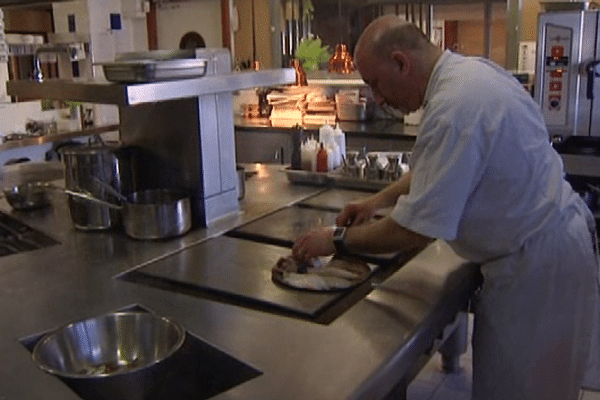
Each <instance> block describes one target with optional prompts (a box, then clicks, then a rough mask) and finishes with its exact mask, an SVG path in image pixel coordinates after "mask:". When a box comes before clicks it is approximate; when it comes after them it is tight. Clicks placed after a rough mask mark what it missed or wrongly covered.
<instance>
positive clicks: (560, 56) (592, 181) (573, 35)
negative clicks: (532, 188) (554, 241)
mask: <svg viewBox="0 0 600 400" xmlns="http://www.w3.org/2000/svg"><path fill="white" fill-rule="evenodd" d="M544 6H545V9H546V12H543V13H541V14H540V15H539V20H538V41H537V57H536V78H535V88H534V91H535V94H534V97H535V99H536V101H537V102H538V103H539V104H540V106H541V110H542V114H543V117H544V119H545V121H546V126H547V128H548V132H549V134H550V137H551V139H552V142H553V145H554V147H555V148H556V150H557V151H558V152H559V153H560V155H561V157H562V159H563V162H564V166H565V172H566V173H567V179H568V180H569V182H570V183H571V185H572V186H573V188H574V189H575V190H576V191H578V192H579V193H580V194H581V195H582V196H583V197H584V199H586V202H587V204H588V206H589V207H590V209H591V210H592V211H596V210H597V209H598V202H597V200H596V199H597V195H595V194H594V192H593V190H592V189H591V187H597V186H598V184H599V183H600V30H599V28H600V11H599V10H597V9H592V7H591V6H590V3H584V2H570V3H555V2H550V3H544Z"/></svg>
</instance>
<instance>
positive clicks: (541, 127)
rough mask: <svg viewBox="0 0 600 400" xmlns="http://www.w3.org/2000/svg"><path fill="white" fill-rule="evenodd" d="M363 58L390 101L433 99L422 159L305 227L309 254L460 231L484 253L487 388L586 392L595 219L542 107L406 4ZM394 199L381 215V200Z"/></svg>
mask: <svg viewBox="0 0 600 400" xmlns="http://www.w3.org/2000/svg"><path fill="white" fill-rule="evenodd" d="M355 63H356V66H357V68H358V70H359V72H360V74H361V76H362V78H363V79H364V81H365V82H366V83H367V84H368V85H369V86H370V87H371V89H372V91H373V94H374V96H375V99H376V100H377V101H378V103H380V104H381V105H388V106H392V107H394V108H397V109H399V110H400V111H402V112H403V113H405V114H406V113H409V112H413V111H416V110H417V109H419V108H421V107H422V108H423V117H422V120H421V124H420V126H419V134H418V136H417V139H416V142H415V145H414V148H413V152H412V155H411V159H410V167H411V172H410V173H408V174H406V175H404V176H403V177H402V178H401V179H400V180H399V181H397V182H396V183H394V184H393V185H391V186H389V187H388V188H386V189H384V190H383V191H381V192H379V193H377V194H375V195H373V196H371V197H369V198H367V199H366V200H364V201H362V202H356V203H351V204H348V205H347V206H346V207H345V208H344V209H343V210H342V212H341V214H340V215H339V216H338V219H337V224H338V226H339V227H340V228H321V229H317V230H314V231H311V232H308V233H306V234H305V235H303V236H301V237H299V238H298V239H297V240H296V241H295V243H294V246H293V249H292V253H293V255H294V256H295V257H296V258H298V259H302V260H309V259H311V258H313V257H316V256H323V255H328V254H331V253H333V252H334V251H336V250H337V251H342V252H356V253H376V252H380V253H384V252H391V251H402V250H407V249H410V248H414V247H417V246H422V245H424V244H426V243H428V241H430V240H431V239H433V238H440V239H443V240H446V241H447V242H448V243H449V244H450V245H451V246H452V248H453V249H454V250H455V251H456V252H457V253H458V254H459V255H461V256H463V257H464V258H466V259H469V260H471V261H475V262H477V263H479V264H480V265H481V272H482V275H483V277H484V281H483V285H482V287H481V290H480V291H479V292H478V294H477V298H476V299H475V304H474V313H475V319H474V321H475V322H474V324H475V325H474V332H473V340H472V344H473V399H475V400H509V399H510V400H575V399H577V396H578V392H579V389H580V387H581V383H582V380H583V376H584V373H585V370H586V364H587V361H588V358H589V357H588V353H589V352H590V346H591V339H592V329H593V327H592V322H593V320H594V318H593V316H597V315H598V314H599V310H598V264H597V257H596V255H595V252H594V246H593V244H592V243H593V240H592V232H594V230H595V226H594V219H593V217H592V215H591V213H590V212H589V210H588V209H587V207H586V205H585V204H584V203H583V201H582V200H581V198H580V196H579V195H578V194H577V193H575V192H574V191H573V190H572V188H571V187H570V185H569V183H568V182H566V181H565V180H564V178H563V177H564V171H563V165H562V162H561V159H560V157H559V155H558V154H557V153H556V152H555V151H554V150H553V148H552V147H551V145H550V143H549V140H548V132H547V131H546V128H545V124H544V121H543V119H542V116H541V113H540V110H539V106H538V105H537V103H535V102H534V101H533V100H532V98H531V96H530V95H529V94H528V93H527V92H526V91H525V90H524V89H523V87H522V86H521V85H520V84H519V83H518V82H517V81H516V80H515V79H514V78H513V77H512V76H511V75H510V74H508V73H507V72H505V71H504V70H503V69H501V68H500V67H498V66H497V65H495V64H493V63H492V62H490V61H488V60H485V59H479V58H472V57H464V56H460V55H457V54H453V53H451V52H449V51H442V50H440V49H439V48H438V47H436V46H435V45H433V44H431V43H430V42H429V41H428V39H427V38H426V36H425V35H423V34H422V32H421V31H420V30H419V29H417V28H416V27H415V26H414V25H412V24H408V23H406V22H404V21H402V20H401V19H399V18H398V17H396V16H384V17H380V18H379V19H376V20H375V21H373V22H372V23H371V24H370V25H369V26H368V27H367V28H366V29H365V31H364V32H363V33H362V35H361V37H360V39H359V41H358V43H357V45H356V48H355ZM387 206H394V208H393V211H392V212H391V213H390V215H389V216H387V217H385V218H382V219H379V220H376V221H373V220H371V217H372V216H373V214H374V212H375V211H376V210H377V209H380V208H383V207H387Z"/></svg>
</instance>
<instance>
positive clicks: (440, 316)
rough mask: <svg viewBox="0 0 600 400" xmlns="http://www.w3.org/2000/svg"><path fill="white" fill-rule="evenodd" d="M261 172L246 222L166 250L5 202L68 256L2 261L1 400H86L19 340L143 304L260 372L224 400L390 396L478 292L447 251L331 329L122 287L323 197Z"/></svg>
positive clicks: (430, 253) (58, 210)
mask: <svg viewBox="0 0 600 400" xmlns="http://www.w3.org/2000/svg"><path fill="white" fill-rule="evenodd" d="M253 168H254V169H256V170H258V174H257V175H255V176H253V177H252V178H250V179H249V180H248V181H247V182H246V197H245V199H244V200H243V201H242V204H241V208H242V212H241V213H240V214H237V215H232V216H228V217H225V218H223V219H222V220H220V221H218V222H217V223H216V224H215V225H213V226H212V227H211V228H208V229H203V228H200V229H195V230H194V231H192V232H190V233H189V234H187V235H186V236H184V237H182V238H179V239H174V240H168V241H159V242H150V241H135V240H131V239H128V238H127V237H126V236H125V235H124V234H123V233H120V232H110V233H109V232H106V233H85V232H79V231H76V230H75V229H74V228H73V227H72V224H71V221H70V219H69V216H68V210H67V207H66V202H65V201H64V200H65V199H64V197H62V196H63V195H61V194H58V193H56V194H54V195H53V204H52V206H51V207H49V208H46V209H42V210H38V211H30V212H27V213H25V212H11V211H10V210H9V208H8V206H7V204H6V203H5V202H4V200H2V202H1V203H0V209H2V211H5V212H7V213H10V214H12V215H13V216H14V217H16V218H18V219H19V220H21V221H23V222H25V223H27V224H28V225H30V226H31V227H33V228H37V229H39V230H41V231H43V232H45V233H47V234H49V235H50V236H52V237H53V238H55V239H57V240H58V241H60V242H61V244H60V245H56V246H51V247H47V248H45V249H41V250H36V251H31V252H26V253H21V254H17V255H12V256H7V257H2V258H1V259H0V319H1V321H2V329H1V330H0V354H1V360H2V362H0V399H1V400H21V399H27V400H37V399H43V400H49V399H60V400H76V399H79V397H78V396H77V395H75V394H74V393H73V392H72V391H71V390H70V389H69V388H68V387H67V386H66V385H65V384H63V383H62V382H61V381H59V380H58V379H56V378H54V377H52V376H50V375H48V374H45V373H43V372H42V371H41V370H39V369H38V368H37V367H36V366H35V365H34V363H33V362H32V361H31V359H30V354H29V352H28V350H27V349H26V348H25V347H24V346H23V345H22V344H21V343H20V342H19V339H23V338H26V337H29V336H31V335H35V334H39V333H41V332H44V331H47V330H49V329H52V328H54V327H57V326H60V325H63V324H65V323H68V322H72V321H75V320H79V319H82V318H86V317H91V316H95V315H98V314H102V313H106V312H109V311H113V310H118V309H122V308H125V307H127V306H130V305H133V304H138V305H141V306H143V307H146V308H148V309H150V310H152V311H154V312H156V313H158V314H161V315H168V316H171V317H173V318H175V319H177V320H178V321H180V322H181V323H182V324H183V325H184V326H185V327H186V329H187V330H188V332H190V333H192V334H194V335H196V336H198V337H199V338H201V339H203V340H205V341H206V342H208V343H210V344H212V345H213V346H215V347H217V348H219V349H221V350H223V351H224V352H226V353H227V354H229V355H231V356H233V357H234V358H236V359H238V360H240V361H243V362H244V363H247V364H249V365H251V366H253V367H254V368H256V369H258V370H259V371H261V372H262V374H261V375H260V376H258V377H256V378H254V379H251V380H249V381H247V382H245V383H243V384H241V385H239V386H237V387H234V388H232V389H230V390H228V391H225V392H223V393H221V394H219V395H217V396H215V397H214V398H215V399H220V400H224V399H262V400H268V399H272V400H281V399H299V400H300V399H320V400H325V399H346V398H363V399H376V398H382V397H383V396H384V395H385V394H386V393H387V392H389V390H390V389H392V387H393V386H394V384H395V383H396V382H397V381H398V380H399V379H400V377H401V376H403V375H406V374H407V372H408V371H409V370H410V369H411V368H413V365H406V364H405V363H403V362H402V361H403V360H406V359H409V360H413V359H416V358H418V357H419V356H423V355H425V356H426V355H427V350H431V348H429V349H428V348H427V347H430V343H429V339H431V338H428V334H429V333H428V332H424V331H423V330H424V329H426V328H427V327H428V326H429V325H428V324H431V320H432V319H436V320H439V321H443V323H444V324H445V323H449V322H451V320H452V319H453V318H454V317H455V315H456V312H457V311H458V310H461V309H463V310H464V309H465V307H466V302H467V301H468V298H469V296H470V293H471V292H472V290H473V289H474V286H475V285H476V282H475V281H476V279H475V276H476V272H475V267H474V266H473V265H471V264H468V263H466V262H465V261H464V260H462V259H460V258H459V257H457V256H456V255H455V254H454V253H453V252H452V251H451V250H450V249H449V248H448V247H447V245H445V244H444V243H442V242H434V243H433V244H432V245H430V246H428V247H427V248H426V249H425V250H424V251H423V252H421V253H420V254H419V255H417V256H416V257H415V258H413V259H412V260H411V261H410V262H408V263H407V264H406V265H405V266H404V267H402V268H401V269H400V270H399V271H398V272H396V273H395V274H394V275H392V276H391V277H390V278H389V279H387V280H386V281H385V282H383V283H382V284H380V285H378V286H377V287H376V288H375V289H374V290H373V291H372V292H371V293H370V294H368V295H367V296H366V297H365V298H364V299H362V300H360V301H358V302H357V303H356V304H355V305H354V306H353V307H351V308H350V309H349V310H347V311H346V312H345V313H343V314H342V315H341V316H340V317H338V318H337V319H336V320H334V321H333V322H332V323H330V324H328V325H323V324H317V323H314V322H310V321H305V320H300V319H294V318H290V317H286V316H281V315H276V314H271V313H265V312H261V311H258V310H252V309H246V308H243V307H239V306H235V305H231V304H225V303H220V302H216V301H212V300H207V299H202V298H199V297H195V296H190V295H185V294H181V293H175V292H171V291H165V290H159V289H156V288H152V287H148V286H145V285H140V284H135V283H131V282H126V281H123V280H121V279H116V278H115V276H116V275H118V274H120V273H123V272H125V271H128V270H131V269H132V268H135V267H139V266H142V265H145V264H148V263H150V262H152V261H153V260H157V259H159V258H162V257H164V256H165V255H168V254H173V253H175V252H177V251H179V250H182V249H184V248H186V247H189V246H192V245H194V244H197V243H200V242H202V241H203V240H205V239H207V238H210V237H213V236H216V235H220V234H222V233H223V232H225V231H227V230H229V229H232V228H234V227H236V226H239V225H241V224H243V223H245V222H248V221H251V220H253V219H256V218H258V217H260V216H262V215H265V214H267V213H270V212H273V211H275V210H276V209H279V208H281V207H285V206H288V205H290V204H292V203H295V202H298V201H301V200H303V199H306V198H308V197H310V196H312V195H315V194H317V193H319V192H321V191H323V190H324V189H321V188H316V187H304V186H295V185H290V184H289V183H288V182H287V180H286V176H285V174H284V173H282V172H281V166H266V165H256V166H253ZM440 299H444V301H440ZM415 332H417V333H419V336H418V337H415V336H414V333H415ZM425 339H427V340H425ZM424 346H425V347H424Z"/></svg>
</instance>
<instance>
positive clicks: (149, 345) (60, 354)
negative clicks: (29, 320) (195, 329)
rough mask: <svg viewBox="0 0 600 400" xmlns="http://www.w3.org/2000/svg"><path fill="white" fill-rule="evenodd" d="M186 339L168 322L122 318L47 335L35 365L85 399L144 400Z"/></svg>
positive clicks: (139, 315)
mask: <svg viewBox="0 0 600 400" xmlns="http://www.w3.org/2000/svg"><path fill="white" fill-rule="evenodd" d="M184 339H185V330H184V329H183V328H182V326H181V325H180V324H178V323H176V322H175V321H173V320H171V319H169V318H165V317H160V316H157V315H155V314H153V313H148V312H118V313H111V314H106V315H102V316H99V317H96V318H91V319H87V320H84V321H80V322H75V323H72V324H69V325H67V326H64V327H62V328H59V329H57V330H56V331H54V332H52V333H49V334H47V335H46V336H44V337H43V338H42V339H41V340H40V341H39V342H38V343H37V344H36V345H35V347H34V349H33V360H34V361H35V363H36V364H37V365H38V366H39V367H40V368H41V369H43V370H44V371H46V372H48V373H50V374H53V375H56V376H58V377H59V378H61V379H62V380H63V381H66V382H67V383H68V384H69V385H70V386H71V387H72V388H73V389H74V390H75V391H76V392H77V393H79V394H80V396H81V397H83V398H84V399H102V398H111V399H138V398H139V399H142V398H144V396H145V395H146V394H147V393H149V392H151V391H152V387H153V385H156V384H157V382H158V381H159V380H160V377H161V375H164V374H165V373H166V372H167V371H166V369H168V360H169V359H170V358H172V357H171V356H172V355H173V354H174V353H175V352H176V351H177V350H178V349H179V348H180V347H181V345H182V344H183V341H184ZM107 396H108V397H107Z"/></svg>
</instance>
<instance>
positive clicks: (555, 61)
mask: <svg viewBox="0 0 600 400" xmlns="http://www.w3.org/2000/svg"><path fill="white" fill-rule="evenodd" d="M545 39H546V40H545V43H544V54H545V57H544V63H543V68H544V71H543V74H544V85H543V87H542V112H543V113H544V118H545V120H546V124H548V125H567V122H568V121H567V115H568V113H567V112H568V107H569V103H568V93H569V75H570V74H569V67H570V66H571V62H570V61H571V60H570V55H571V45H572V39H573V31H572V29H571V28H568V27H562V26H558V25H553V24H547V25H546V36H545Z"/></svg>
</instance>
